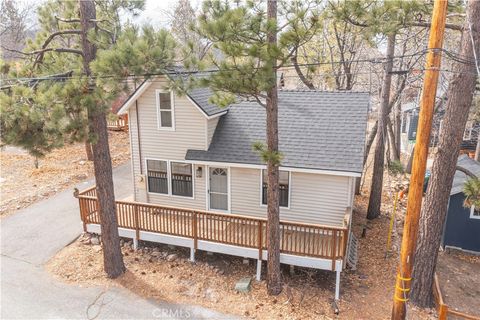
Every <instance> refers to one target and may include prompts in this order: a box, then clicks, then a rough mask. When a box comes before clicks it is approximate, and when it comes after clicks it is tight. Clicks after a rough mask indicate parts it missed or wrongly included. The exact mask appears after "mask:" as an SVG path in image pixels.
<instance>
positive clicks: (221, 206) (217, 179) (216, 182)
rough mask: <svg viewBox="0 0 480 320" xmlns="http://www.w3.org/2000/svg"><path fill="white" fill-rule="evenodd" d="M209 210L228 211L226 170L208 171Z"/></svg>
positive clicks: (212, 169)
mask: <svg viewBox="0 0 480 320" xmlns="http://www.w3.org/2000/svg"><path fill="white" fill-rule="evenodd" d="M209 177H210V180H209V187H210V188H209V190H208V191H209V194H210V201H209V203H210V209H211V210H222V211H228V169H227V168H215V167H210V169H209Z"/></svg>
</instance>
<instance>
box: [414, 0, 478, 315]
mask: <svg viewBox="0 0 480 320" xmlns="http://www.w3.org/2000/svg"><path fill="white" fill-rule="evenodd" d="M467 17H469V18H470V22H471V23H472V29H473V30H474V34H473V38H474V41H475V43H476V44H477V45H476V49H475V50H476V52H477V56H479V55H480V45H478V44H480V1H477V0H470V1H469V2H468V6H467ZM464 30H465V31H464V32H465V35H464V36H463V37H462V41H461V45H460V48H461V52H460V55H461V56H463V57H473V50H474V49H473V46H472V40H471V37H470V34H469V33H470V30H469V25H468V22H467V21H466V23H465V28H464ZM454 70H456V71H458V73H455V74H454V75H453V79H452V80H451V81H450V85H449V87H448V94H447V96H448V101H447V107H446V113H445V116H444V120H443V125H442V132H441V134H440V141H439V146H438V152H437V154H436V156H435V160H434V163H433V167H432V175H431V178H430V181H429V183H428V190H427V195H426V197H425V200H424V205H423V210H422V214H421V218H420V225H419V234H418V241H417V249H416V254H415V260H414V272H413V284H412V295H411V299H412V302H413V303H414V304H416V305H418V306H420V307H427V306H432V304H433V299H432V283H433V275H434V272H435V267H436V264H437V257H438V248H439V246H440V241H441V237H442V231H443V225H444V222H445V216H446V213H447V207H448V199H449V196H450V190H451V187H452V182H453V176H454V174H455V168H456V164H457V158H458V154H459V150H460V143H461V142H462V136H463V132H464V129H465V124H466V122H467V118H468V111H469V109H470V106H471V105H472V100H473V94H474V91H475V81H476V70H475V66H474V65H469V64H463V63H457V65H456V67H455V68H454Z"/></svg>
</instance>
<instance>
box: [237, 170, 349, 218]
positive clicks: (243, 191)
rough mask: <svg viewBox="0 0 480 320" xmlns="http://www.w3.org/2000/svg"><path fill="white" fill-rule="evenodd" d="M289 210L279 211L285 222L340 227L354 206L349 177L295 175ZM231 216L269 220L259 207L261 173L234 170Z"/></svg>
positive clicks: (291, 187) (261, 207) (292, 181)
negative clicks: (351, 201) (238, 215)
mask: <svg viewBox="0 0 480 320" xmlns="http://www.w3.org/2000/svg"><path fill="white" fill-rule="evenodd" d="M290 179H291V181H290V208H280V216H281V219H282V220H288V221H298V222H305V223H317V224H325V225H335V226H341V225H342V222H343V218H344V215H345V208H346V207H349V206H351V203H350V198H349V192H350V189H351V187H350V183H349V178H348V177H340V176H332V175H323V174H311V173H300V172H292V173H291V178H290ZM231 192H232V194H231V208H232V213H235V214H243V215H253V216H258V217H266V206H262V205H261V204H260V201H261V199H260V197H261V193H260V170H258V169H246V168H245V169H244V168H231Z"/></svg>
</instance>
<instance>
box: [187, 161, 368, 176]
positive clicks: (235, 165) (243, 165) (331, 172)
mask: <svg viewBox="0 0 480 320" xmlns="http://www.w3.org/2000/svg"><path fill="white" fill-rule="evenodd" d="M185 162H187V163H192V164H197V165H207V166H224V167H232V168H248V169H266V168H267V166H266V165H264V164H248V163H235V162H215V161H198V160H185ZM280 170H284V171H290V172H303V173H315V174H326V175H332V176H343V177H360V176H361V174H360V173H357V172H348V171H334V170H320V169H306V168H295V167H283V166H280Z"/></svg>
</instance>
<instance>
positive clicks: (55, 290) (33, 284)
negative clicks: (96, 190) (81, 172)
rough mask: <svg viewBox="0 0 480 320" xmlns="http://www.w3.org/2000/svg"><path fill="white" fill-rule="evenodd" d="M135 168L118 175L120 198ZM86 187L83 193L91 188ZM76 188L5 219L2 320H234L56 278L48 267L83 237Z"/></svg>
mask: <svg viewBox="0 0 480 320" xmlns="http://www.w3.org/2000/svg"><path fill="white" fill-rule="evenodd" d="M130 170H131V167H130V164H129V163H128V164H125V165H122V166H120V167H118V168H116V169H115V170H114V183H115V196H116V198H118V199H121V198H123V197H126V196H128V195H129V194H131V193H132V190H131V186H132V184H131V171H130ZM92 183H93V182H92V181H90V182H85V183H82V184H80V185H78V186H77V187H78V188H79V189H83V188H86V187H88V186H90V185H92ZM72 192H73V188H71V189H69V190H67V191H64V192H62V193H60V194H58V195H56V196H54V197H52V198H50V199H47V200H44V201H41V202H38V203H35V204H33V205H32V206H30V207H28V208H26V209H24V210H21V211H19V212H17V213H15V214H13V215H10V216H8V217H6V218H3V219H2V220H0V233H1V246H0V247H1V262H0V266H1V281H0V286H1V289H0V293H1V296H0V308H1V311H0V316H1V318H2V319H14V318H15V319H19V318H21V319H46V318H48V319H52V318H61V319H73V318H75V319H94V318H96V319H105V318H109V319H110V318H111V319H230V318H232V317H231V316H226V315H222V314H219V313H216V312H213V311H210V310H208V309H205V308H201V307H196V306H185V305H177V304H171V303H162V302H158V301H152V300H147V299H143V298H141V297H139V296H137V295H135V294H133V293H131V292H129V291H127V290H125V289H122V288H116V287H114V288H108V287H82V286H77V285H68V284H65V283H62V282H59V281H58V280H56V279H54V278H53V277H52V276H51V275H50V274H49V273H47V272H46V271H45V269H44V264H45V263H46V262H47V261H48V260H49V259H50V258H51V257H53V256H54V255H55V254H56V253H57V252H58V251H59V250H61V249H62V248H63V247H65V246H66V245H68V244H69V243H71V242H72V241H74V240H75V239H76V238H77V237H78V236H79V235H80V233H81V232H82V225H81V222H80V217H79V211H78V200H77V199H75V198H74V197H73V195H72Z"/></svg>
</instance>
